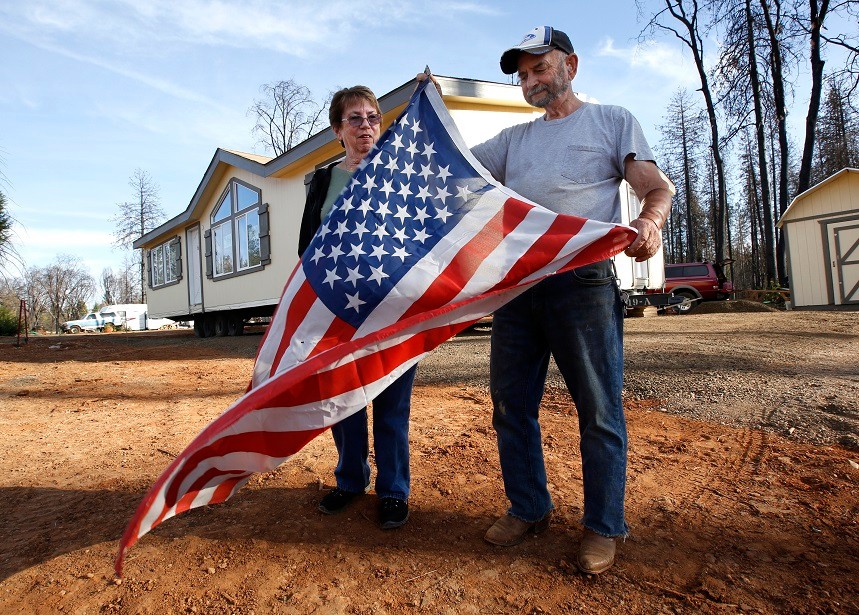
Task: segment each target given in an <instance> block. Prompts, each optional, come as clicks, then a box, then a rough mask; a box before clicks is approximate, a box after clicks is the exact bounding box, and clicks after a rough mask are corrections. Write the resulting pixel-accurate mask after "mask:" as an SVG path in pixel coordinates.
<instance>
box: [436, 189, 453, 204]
mask: <svg viewBox="0 0 859 615" xmlns="http://www.w3.org/2000/svg"><path fill="white" fill-rule="evenodd" d="M449 196H450V192H448V191H447V188H446V187H445V186H442V187H441V188H436V194H435V198H436V199H438V200H439V201H441V204H442V205H445V204H446V203H445V199H447V197H449Z"/></svg>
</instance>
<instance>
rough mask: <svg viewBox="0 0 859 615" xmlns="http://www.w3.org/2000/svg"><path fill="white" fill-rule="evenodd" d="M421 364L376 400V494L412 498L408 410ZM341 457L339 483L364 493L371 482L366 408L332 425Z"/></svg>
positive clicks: (336, 474)
mask: <svg viewBox="0 0 859 615" xmlns="http://www.w3.org/2000/svg"><path fill="white" fill-rule="evenodd" d="M417 368H418V366H417V365H415V366H413V367H411V368H410V369H409V370H408V371H406V372H404V373H403V375H402V376H400V377H399V378H398V379H397V380H395V381H394V382H392V383H391V384H390V386H388V388H387V389H385V390H384V391H382V392H381V393H379V395H378V396H377V397H376V398H375V399H374V400H373V448H374V449H375V451H376V494H377V495H378V496H379V497H380V498H396V499H398V500H407V499H408V498H409V482H410V476H409V411H410V410H411V400H412V384H414V381H415V372H416V371H417ZM331 435H332V436H334V444H335V446H337V453H338V454H339V456H340V458H339V459H338V461H337V467H336V468H335V469H334V476H335V477H336V478H337V486H338V487H339V488H340V489H342V490H344V491H351V492H352V493H363V492H364V490H365V489H366V488H367V486H368V485H369V484H370V463H369V461H368V456H369V454H370V446H369V442H368V438H369V436H368V431H367V409H366V408H362V409H361V410H359V411H358V412H356V413H355V414H353V415H351V416H349V417H347V418H345V419H343V420H342V421H340V422H339V423H336V424H334V425H332V426H331Z"/></svg>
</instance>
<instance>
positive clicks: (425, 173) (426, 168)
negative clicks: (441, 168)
mask: <svg viewBox="0 0 859 615" xmlns="http://www.w3.org/2000/svg"><path fill="white" fill-rule="evenodd" d="M418 175H420V176H421V177H423V178H424V179H426V178H427V177H429V176H430V175H432V165H431V164H422V165H421V172H420V173H418Z"/></svg>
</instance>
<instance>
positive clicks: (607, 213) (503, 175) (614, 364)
mask: <svg viewBox="0 0 859 615" xmlns="http://www.w3.org/2000/svg"><path fill="white" fill-rule="evenodd" d="M578 63H579V60H578V57H577V56H576V54H575V52H574V51H573V45H572V43H571V42H570V39H569V37H568V36H567V35H566V34H564V33H563V32H561V31H560V30H555V29H553V28H550V27H548V26H542V27H538V28H535V29H534V30H532V31H531V32H529V33H528V34H527V35H526V36H525V38H524V39H523V40H522V42H521V43H519V44H518V45H516V46H515V47H511V48H510V49H508V50H507V51H505V52H504V54H503V55H502V56H501V69H502V70H503V71H504V73H505V74H512V73H517V74H518V77H519V81H520V83H521V86H522V94H523V95H524V97H525V100H526V101H528V103H530V104H532V105H534V106H537V107H541V108H543V109H545V111H546V113H545V115H544V116H543V117H541V118H539V119H537V120H534V121H532V122H530V123H527V124H520V125H518V126H513V127H511V128H508V129H505V130H504V131H502V132H501V133H500V134H498V135H497V136H495V137H494V138H492V139H490V140H489V141H487V142H485V143H482V144H480V145H478V146H476V147H475V148H474V149H473V150H472V151H473V153H474V155H475V156H476V157H477V159H478V160H480V162H481V163H482V164H483V165H484V166H485V167H486V168H487V169H488V170H489V171H490V172H491V173H492V175H493V176H494V177H495V178H496V179H497V180H498V181H500V182H501V183H503V184H505V185H506V186H508V187H510V188H511V189H513V190H515V191H516V192H518V193H519V194H521V195H523V196H525V197H527V198H529V199H531V200H533V201H534V202H536V203H540V204H541V205H543V206H545V207H548V208H549V209H552V210H554V211H557V212H559V213H565V214H572V215H577V216H582V217H585V218H591V219H594V220H601V221H604V222H620V197H619V194H618V188H619V187H620V182H621V180H622V179H626V180H627V181H628V182H629V183H630V185H631V186H632V188H633V189H634V190H635V193H636V195H638V197H639V198H640V200H641V202H642V210H641V215H640V216H639V217H638V218H637V219H636V220H633V221H632V222H631V223H630V225H631V226H633V227H634V228H635V229H636V230H637V231H638V237H637V238H636V239H635V241H634V242H633V243H632V244H631V245H630V246H629V247H628V248H627V250H626V254H627V255H628V256H632V257H635V258H636V260H639V261H643V260H646V259H648V258H650V257H651V256H653V255H654V254H655V253H656V252H657V251H658V250H659V247H660V245H661V229H662V226H663V225H664V223H665V220H666V218H667V217H668V213H669V211H670V208H671V197H672V194H673V185H672V184H671V182H670V181H669V180H668V179H667V178H666V177H665V176H664V175H663V174H662V173H661V171H660V170H659V169H658V167H657V166H656V164H655V162H654V160H653V154H652V152H651V150H650V147H649V146H648V144H647V141H646V139H645V137H644V134H643V132H642V130H641V127H640V126H639V124H638V122H637V121H636V120H635V118H634V117H633V116H632V115H631V114H630V113H629V112H628V111H626V110H625V109H623V108H620V107H615V106H608V105H597V104H592V103H586V102H583V101H582V100H580V99H579V98H578V97H577V96H576V95H575V93H574V92H573V90H572V87H571V83H572V80H573V79H574V78H575V76H576V71H577V69H578ZM491 348H492V349H491V355H490V389H491V393H492V404H493V419H492V423H493V426H494V427H495V430H496V432H497V435H498V451H499V457H500V460H501V470H502V474H503V478H504V488H505V492H506V494H507V497H508V499H509V500H510V504H511V505H510V508H509V509H508V512H507V514H506V515H504V516H503V517H501V518H500V519H498V521H497V522H496V523H495V524H494V525H493V526H492V527H491V528H489V531H488V532H487V533H486V536H485V539H486V540H487V541H488V542H490V543H492V544H496V545H502V546H512V545H515V544H518V543H519V542H521V541H522V540H523V539H524V537H525V536H526V534H528V533H529V532H533V533H535V534H537V533H540V532H542V531H544V530H545V529H546V528H547V527H548V524H549V518H550V517H551V514H552V510H553V508H554V505H553V503H552V499H551V496H550V495H549V491H548V488H547V484H546V482H547V481H546V469H545V464H544V460H543V450H542V442H541V437H540V425H539V422H538V411H539V406H540V400H541V398H542V395H543V390H544V387H545V381H546V372H547V368H548V364H549V356H550V355H551V356H553V357H554V359H555V362H556V363H557V365H558V368H559V369H560V371H561V374H562V375H563V377H564V381H565V382H566V384H567V388H568V389H569V391H570V394H571V395H572V398H573V400H574V401H575V404H576V408H577V412H578V417H579V432H580V435H581V447H580V448H581V455H582V475H583V482H584V515H583V518H582V523H583V525H584V527H585V531H584V537H583V539H582V543H581V545H580V548H579V552H578V554H577V557H576V563H577V565H578V567H579V568H580V569H581V570H582V571H583V572H585V573H588V574H599V573H601V572H603V571H605V570H607V569H608V568H609V567H610V566H611V565H612V564H613V563H614V557H615V540H616V538H617V537H625V536H626V534H627V531H628V527H627V525H626V521H625V518H624V492H625V488H626V450H627V439H626V420H625V418H624V415H623V406H622V403H621V392H622V388H623V309H622V304H621V299H620V294H619V290H618V287H617V285H616V283H615V279H614V275H613V267H612V263H611V261H608V260H607V261H603V262H599V263H595V264H593V265H589V266H586V267H581V268H579V269H576V270H574V271H570V272H567V273H562V274H559V275H556V276H552V277H550V278H548V279H546V280H544V281H543V282H541V283H539V284H538V285H536V286H535V287H533V288H531V289H529V290H528V291H527V292H525V293H524V294H522V295H520V296H519V297H517V298H516V299H514V300H513V301H511V302H510V303H508V304H507V305H505V306H504V307H503V308H501V309H499V310H498V311H496V312H495V314H494V317H493V324H492V347H491Z"/></svg>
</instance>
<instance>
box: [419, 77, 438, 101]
mask: <svg viewBox="0 0 859 615" xmlns="http://www.w3.org/2000/svg"><path fill="white" fill-rule="evenodd" d="M427 78H429V80H430V81H432V82H433V84H434V85H435V89H436V90H438V95H439V96H441V95H442V93H441V86H440V85H439V83H438V81H436V79H435V77H433V76H432V75H427V74H426V73H418V74H417V75H415V81H417V82H418V83H420V82H421V81H426V80H427Z"/></svg>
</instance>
